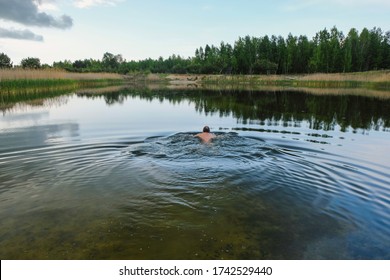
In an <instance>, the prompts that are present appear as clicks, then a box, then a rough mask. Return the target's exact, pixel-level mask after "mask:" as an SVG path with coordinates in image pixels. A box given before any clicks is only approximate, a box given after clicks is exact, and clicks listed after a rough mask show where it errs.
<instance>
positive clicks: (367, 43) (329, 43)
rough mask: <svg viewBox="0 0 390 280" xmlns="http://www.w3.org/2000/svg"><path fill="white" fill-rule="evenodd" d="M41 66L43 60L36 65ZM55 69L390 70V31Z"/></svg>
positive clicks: (108, 57) (240, 43) (259, 41)
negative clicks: (185, 55)
mask: <svg viewBox="0 0 390 280" xmlns="http://www.w3.org/2000/svg"><path fill="white" fill-rule="evenodd" d="M26 62H31V59H30V58H28V59H25V60H23V61H22V66H23V67H26V66H25V65H26ZM38 62H39V61H38ZM37 65H40V64H39V63H35V66H37ZM27 67H31V66H27ZM39 67H40V66H39ZM53 67H55V68H61V69H66V70H68V71H74V72H115V73H122V74H126V73H131V72H147V73H181V74H182V73H191V74H306V73H319V72H321V73H340V72H361V71H369V70H381V69H390V31H387V32H383V31H382V30H381V29H380V28H376V27H374V28H373V29H371V30H368V29H367V28H364V29H363V30H362V31H361V32H359V31H358V30H356V29H355V28H352V29H351V30H350V31H349V32H348V34H347V35H344V34H343V32H341V31H340V30H338V29H337V28H336V27H333V28H331V29H330V30H328V29H326V28H325V29H323V30H321V31H319V32H317V34H316V35H315V36H314V37H313V38H312V39H309V38H308V37H307V36H305V35H300V36H294V35H292V34H291V33H290V34H289V35H288V36H287V38H283V37H282V36H275V35H273V36H271V37H269V36H264V37H251V36H245V37H240V38H238V40H236V41H235V42H234V44H233V45H231V44H229V43H225V42H221V43H220V45H219V46H214V45H208V44H206V46H204V47H199V48H197V49H196V50H195V55H194V56H193V57H188V58H184V57H181V56H180V55H172V56H170V57H168V58H166V59H164V58H162V57H159V58H158V59H151V58H148V59H144V60H139V61H134V60H132V61H126V60H125V59H123V57H122V55H120V54H117V55H114V54H112V53H109V52H106V53H105V54H104V55H103V58H102V60H95V59H84V60H76V61H74V62H71V61H68V60H65V61H59V62H54V63H53ZM35 68H36V67H35Z"/></svg>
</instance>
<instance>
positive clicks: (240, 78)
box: [201, 71, 390, 90]
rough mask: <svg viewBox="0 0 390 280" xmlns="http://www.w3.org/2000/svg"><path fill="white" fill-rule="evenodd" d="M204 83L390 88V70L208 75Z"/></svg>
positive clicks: (204, 77)
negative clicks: (337, 72) (304, 73)
mask: <svg viewBox="0 0 390 280" xmlns="http://www.w3.org/2000/svg"><path fill="white" fill-rule="evenodd" d="M201 83H202V84H220V85H224V84H225V85H229V84H230V85H232V84H233V85H234V84H241V85H253V86H281V87H308V88H367V89H377V90H390V71H371V72H361V73H339V74H309V75H208V76H203V77H201Z"/></svg>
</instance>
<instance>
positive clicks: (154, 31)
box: [0, 0, 390, 65]
mask: <svg viewBox="0 0 390 280" xmlns="http://www.w3.org/2000/svg"><path fill="white" fill-rule="evenodd" d="M333 26H336V27H337V28H338V29H339V30H341V31H343V33H344V34H347V33H348V31H349V30H350V29H351V28H356V29H357V30H358V31H361V30H362V29H363V28H364V27H367V28H368V29H372V28H373V27H380V28H381V29H382V30H383V31H390V0H272V1H271V0H264V1H256V0H236V1H233V0H208V1H206V0H181V1H179V0H0V53H5V54H6V55H8V56H9V57H10V58H11V60H12V61H13V63H14V65H18V64H20V61H21V60H22V59H23V58H27V57H38V58H40V60H41V63H47V64H49V65H51V64H52V63H53V62H55V61H63V60H71V61H75V60H77V59H89V58H92V59H102V57H103V54H104V53H105V52H110V53H113V54H121V55H122V56H123V58H124V59H126V60H127V61H130V60H142V59H146V58H153V59H157V58H159V57H160V56H162V57H164V58H168V57H169V56H170V55H172V54H176V55H180V56H183V57H189V56H194V53H195V50H196V48H199V47H200V46H203V47H204V46H205V45H206V44H209V45H216V46H218V45H219V44H220V43H221V42H222V41H224V42H225V43H230V44H234V42H235V41H236V40H237V39H238V38H239V37H244V36H246V35H249V36H255V37H262V36H265V35H268V36H271V35H277V36H279V35H281V36H283V37H285V38H286V37H287V35H288V34H289V33H291V34H293V35H296V36H299V35H306V36H308V37H309V38H312V37H314V36H315V34H316V33H317V32H318V31H320V30H323V29H324V28H327V29H328V30H329V29H331V28H332V27H333Z"/></svg>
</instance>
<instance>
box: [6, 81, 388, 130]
mask: <svg viewBox="0 0 390 280" xmlns="http://www.w3.org/2000/svg"><path fill="white" fill-rule="evenodd" d="M59 94H60V93H58V92H53V93H48V94H36V95H31V94H30V95H26V96H25V97H23V96H21V95H18V96H15V97H12V98H11V99H10V100H4V98H2V99H1V100H0V101H1V102H0V110H2V111H4V112H5V111H7V110H10V108H12V106H14V105H15V104H16V103H18V102H22V101H23V102H26V101H28V102H31V101H33V100H41V99H42V100H45V102H43V103H44V105H43V106H51V105H50V103H52V105H58V104H59V103H60V104H64V103H66V101H67V98H64V95H63V96H59ZM77 95H78V96H80V97H87V98H92V99H94V98H96V99H101V98H104V100H105V102H106V103H107V104H108V105H112V104H116V103H119V104H123V103H124V102H125V100H126V99H127V98H129V97H132V98H134V97H137V98H141V99H143V100H148V101H153V100H158V101H159V102H164V101H168V102H170V103H171V104H180V103H182V102H190V103H192V104H194V107H195V109H196V111H198V112H200V113H203V114H205V115H209V114H219V115H220V116H230V115H231V116H233V117H234V118H236V119H237V120H238V121H239V122H241V123H243V124H246V123H259V124H262V125H267V124H270V125H271V124H273V125H280V123H282V125H283V126H289V125H299V123H300V122H301V121H307V122H309V124H310V127H311V128H313V129H324V130H334V129H335V126H337V125H339V126H340V127H341V130H346V129H347V128H348V127H352V128H354V129H357V128H361V129H374V130H379V129H382V128H388V127H390V99H380V98H376V97H370V96H362V95H352V94H351V95H348V94H343V95H325V94H322V95H314V94H308V93H304V92H296V91H277V90H274V91H250V90H246V91H240V90H224V91H218V90H171V89H158V90H150V89H138V88H137V89H129V88H127V89H126V88H122V89H119V90H118V89H115V90H113V91H111V92H107V93H93V92H92V93H78V94H77ZM54 96H57V97H54ZM48 100H49V101H48ZM43 103H42V104H43ZM19 104H20V103H19Z"/></svg>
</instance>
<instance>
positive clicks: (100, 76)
mask: <svg viewBox="0 0 390 280" xmlns="http://www.w3.org/2000/svg"><path fill="white" fill-rule="evenodd" d="M123 81H124V80H123V77H122V76H121V75H118V74H112V73H69V72H65V71H56V70H23V69H2V70H0V94H1V95H5V94H30V93H36V92H49V91H53V90H59V89H64V90H74V89H79V88H86V87H95V86H109V85H113V84H120V83H123Z"/></svg>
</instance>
